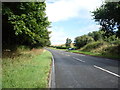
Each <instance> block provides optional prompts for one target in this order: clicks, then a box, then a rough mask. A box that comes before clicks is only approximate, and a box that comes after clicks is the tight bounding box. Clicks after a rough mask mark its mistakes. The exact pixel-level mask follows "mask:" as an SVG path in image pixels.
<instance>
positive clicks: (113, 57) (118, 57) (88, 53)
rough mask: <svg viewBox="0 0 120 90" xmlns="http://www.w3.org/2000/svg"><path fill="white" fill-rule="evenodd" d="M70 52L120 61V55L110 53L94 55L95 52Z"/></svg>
mask: <svg viewBox="0 0 120 90" xmlns="http://www.w3.org/2000/svg"><path fill="white" fill-rule="evenodd" d="M68 52H73V53H80V54H86V55H92V56H99V57H103V58H110V59H117V60H118V59H120V56H118V55H111V54H110V53H108V54H106V53H105V54H104V53H93V52H85V51H80V50H69V51H68Z"/></svg>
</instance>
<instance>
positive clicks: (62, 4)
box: [46, 0, 102, 22]
mask: <svg viewBox="0 0 120 90" xmlns="http://www.w3.org/2000/svg"><path fill="white" fill-rule="evenodd" d="M101 3H102V0H53V1H52V2H50V0H48V1H47V3H46V5H47V7H46V13H47V15H48V18H49V20H50V21H52V22H57V21H63V20H68V19H69V18H74V17H79V18H90V13H86V12H89V11H93V10H94V9H95V8H96V7H98V6H100V5H101ZM84 11H86V12H84Z"/></svg>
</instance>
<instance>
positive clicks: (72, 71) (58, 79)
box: [47, 49, 120, 88]
mask: <svg viewBox="0 0 120 90" xmlns="http://www.w3.org/2000/svg"><path fill="white" fill-rule="evenodd" d="M47 50H49V51H50V52H51V53H52V54H53V58H54V75H53V78H54V80H53V81H52V82H54V85H52V87H53V88H118V86H120V82H119V83H118V81H119V79H120V75H119V73H118V70H119V69H118V65H119V63H120V62H119V61H117V60H111V59H106V58H100V57H94V56H88V55H83V54H76V53H70V52H65V51H61V50H54V49H47Z"/></svg>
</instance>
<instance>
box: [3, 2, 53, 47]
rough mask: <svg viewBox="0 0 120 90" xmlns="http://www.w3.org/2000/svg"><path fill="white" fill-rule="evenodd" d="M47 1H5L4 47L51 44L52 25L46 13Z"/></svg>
mask: <svg viewBox="0 0 120 90" xmlns="http://www.w3.org/2000/svg"><path fill="white" fill-rule="evenodd" d="M45 10H46V4H45V2H3V3H2V43H3V49H5V48H8V47H10V46H13V47H16V46H18V45H26V46H30V47H31V48H33V47H37V46H40V47H44V46H47V45H50V40H49V39H50V37H49V34H50V33H51V32H50V31H48V30H47V29H48V28H49V26H50V22H49V21H48V17H47V16H46V13H45Z"/></svg>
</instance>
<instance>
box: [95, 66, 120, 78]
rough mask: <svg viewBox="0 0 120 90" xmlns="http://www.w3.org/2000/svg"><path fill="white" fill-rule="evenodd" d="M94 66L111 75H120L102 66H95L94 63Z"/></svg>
mask: <svg viewBox="0 0 120 90" xmlns="http://www.w3.org/2000/svg"><path fill="white" fill-rule="evenodd" d="M94 67H95V68H97V69H100V70H102V71H104V72H107V73H109V74H112V75H114V76H117V77H120V75H118V74H116V73H113V72H111V71H109V70H106V69H103V68H101V67H98V66H96V65H94Z"/></svg>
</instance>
